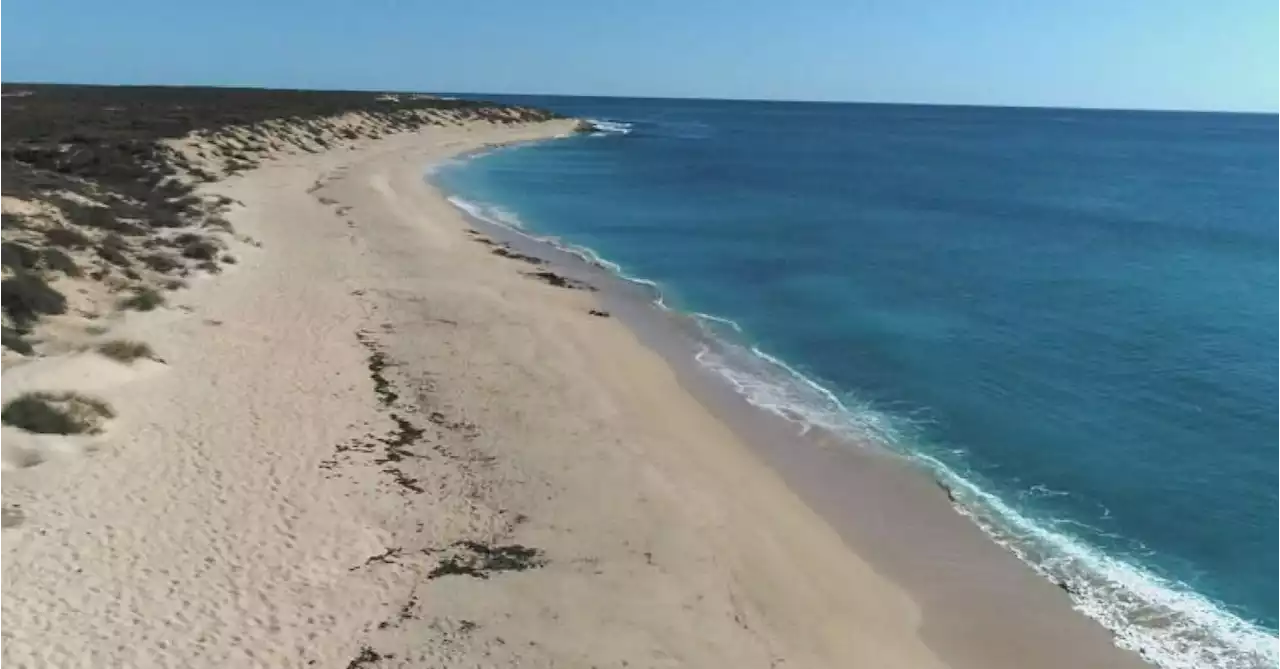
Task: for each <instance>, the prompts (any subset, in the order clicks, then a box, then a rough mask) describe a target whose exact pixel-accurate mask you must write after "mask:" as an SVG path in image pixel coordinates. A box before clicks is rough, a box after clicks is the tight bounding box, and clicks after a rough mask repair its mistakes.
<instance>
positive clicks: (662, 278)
mask: <svg viewBox="0 0 1280 669" xmlns="http://www.w3.org/2000/svg"><path fill="white" fill-rule="evenodd" d="M497 97H498V99H500V100H503V101H511V102H519V103H522V104H532V105H536V106H542V107H547V108H551V109H554V110H556V111H559V112H562V113H565V114H568V115H572V116H578V117H587V118H592V119H596V120H597V121H598V122H599V123H598V127H599V130H598V131H597V132H594V133H590V134H584V135H580V136H575V137H573V138H569V139H562V140H554V141H549V142H543V143H538V144H533V145H528V146H523V147H517V148H509V149H500V150H496V151H492V152H489V153H484V154H478V155H476V156H472V157H470V158H468V159H466V160H459V161H455V162H454V163H451V164H449V165H447V166H445V167H444V168H442V169H440V170H439V171H437V172H436V173H434V174H432V175H431V176H430V178H431V179H432V180H433V181H434V182H436V183H438V184H440V185H441V186H442V187H443V188H444V189H445V190H447V191H448V192H450V193H451V194H452V195H453V199H454V201H455V203H457V204H459V205H460V206H463V207H464V208H466V209H468V210H469V211H470V213H472V214H473V215H477V216H480V217H482V218H486V219H488V220H490V221H492V222H495V223H498V224H500V225H505V226H507V227H511V228H516V229H521V230H523V231H525V232H526V233H527V234H530V235H533V236H536V237H540V238H547V239H549V240H551V241H553V242H554V243H556V244H558V245H560V246H562V247H565V248H569V249H572V250H576V251H577V252H579V253H580V254H582V255H584V256H586V257H588V258H591V259H594V260H596V261H598V262H600V263H602V264H604V265H605V266H607V267H610V268H612V269H613V270H614V271H616V272H617V273H618V274H619V275H620V276H623V277H625V278H629V279H631V280H633V281H637V282H640V283H643V284H645V285H648V286H651V287H652V289H653V291H654V297H655V300H657V301H659V302H660V304H661V306H662V307H663V308H665V309H670V310H673V311H675V312H680V313H684V314H688V315H689V316H690V317H691V318H693V319H694V321H695V322H697V323H699V324H700V326H701V327H702V329H703V331H704V335H705V343H704V344H703V345H702V347H701V349H700V350H699V351H698V352H697V353H696V356H694V357H695V358H696V363H697V364H700V365H702V366H703V367H705V368H706V369H708V370H710V371H712V372H714V373H715V374H717V375H719V376H720V377H721V378H723V380H724V383H725V384H726V385H727V386H728V387H731V388H733V389H735V390H737V391H738V392H740V393H741V394H742V395H743V396H744V397H746V398H747V399H748V401H750V402H751V403H752V404H754V405H756V406H758V407H760V408H761V409H762V410H765V411H771V412H774V413H777V414H778V415H780V416H783V417H785V418H787V419H788V420H792V421H795V422H797V423H798V424H800V425H801V426H812V427H819V428H823V429H825V430H830V431H833V432H835V433H837V434H842V435H847V436H848V437H849V443H850V447H851V448H858V447H864V446H857V445H856V444H864V443H866V442H868V441H871V442H874V443H876V444H878V445H879V446H880V447H883V448H887V449H890V450H892V451H895V452H897V453H900V454H902V455H904V456H906V457H907V458H909V459H911V460H913V461H915V462H916V463H918V464H919V465H920V466H921V467H923V468H926V469H928V470H930V471H931V472H932V474H933V475H934V476H936V477H937V478H938V479H939V480H940V481H942V482H944V483H945V484H946V485H947V486H948V487H949V488H950V489H951V490H952V491H953V494H954V496H955V499H956V500H957V502H958V504H959V506H960V508H961V509H963V510H964V512H965V513H967V514H968V515H970V516H971V517H972V518H973V519H974V521H975V522H977V523H978V524H979V525H981V526H982V527H983V528H984V529H985V530H986V531H987V532H988V533H989V534H990V535H991V536H992V538H993V539H994V540H996V541H999V542H1000V543H1002V544H1004V545H1005V546H1007V547H1008V548H1010V549H1011V550H1013V551H1015V552H1016V553H1017V554H1018V555H1019V556H1020V557H1021V558H1022V559H1023V560H1024V561H1026V562H1027V563H1028V564H1030V565H1031V566H1032V567H1034V568H1035V569H1036V570H1038V571H1040V572H1041V573H1042V574H1044V575H1045V576H1046V577H1048V578H1050V579H1052V580H1054V581H1056V582H1058V583H1060V584H1063V585H1064V587H1065V588H1066V589H1067V590H1069V591H1070V592H1071V594H1072V597H1073V599H1074V603H1075V605H1076V607H1077V608H1079V609H1080V610H1082V611H1084V612H1085V613H1086V614H1088V615H1090V616H1092V617H1094V618H1095V619H1097V620H1099V621H1100V622H1101V623H1103V624H1104V625H1106V626H1107V627H1109V628H1110V629H1111V630H1112V631H1113V632H1115V634H1116V638H1117V642H1118V643H1120V644H1121V645H1123V646H1126V647H1129V648H1133V649H1137V650H1141V651H1142V652H1143V653H1144V655H1145V656H1146V657H1147V658H1148V659H1150V660H1151V661H1153V662H1154V663H1156V664H1158V665H1160V666H1163V667H1200V666H1218V667H1265V666H1271V667H1274V666H1276V662H1277V644H1276V634H1277V591H1278V590H1280V583H1278V582H1277V570H1276V565H1277V560H1278V556H1277V503H1278V502H1277V500H1278V498H1277V451H1275V450H1272V444H1273V443H1277V442H1276V440H1277V436H1278V435H1277V427H1276V425H1277V423H1276V411H1275V406H1276V405H1274V404H1272V401H1274V399H1275V397H1276V393H1277V371H1276V370H1277V349H1276V345H1277V325H1276V323H1277V306H1276V304H1277V302H1276V295H1277V260H1278V258H1277V242H1278V238H1277V218H1278V212H1277V183H1278V175H1277V159H1278V156H1277V127H1278V125H1277V117H1276V116H1274V115H1247V114H1214V113H1175V112H1128V111H1086V110H1074V109H1015V108H983V107H944V106H912V105H860V104H822V103H782V102H733V101H702V100H649V99H621V98H571V97H541V96H497Z"/></svg>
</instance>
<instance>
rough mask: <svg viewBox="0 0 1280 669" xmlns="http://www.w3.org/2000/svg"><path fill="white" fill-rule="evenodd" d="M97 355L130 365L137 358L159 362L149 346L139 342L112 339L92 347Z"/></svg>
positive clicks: (158, 358)
mask: <svg viewBox="0 0 1280 669" xmlns="http://www.w3.org/2000/svg"><path fill="white" fill-rule="evenodd" d="M94 350H96V351H97V352H98V353H101V354H102V355H105V356H107V357H108V358H111V359H112V360H115V361H117V362H123V363H126V364H128V363H131V362H133V361H134V360H137V359H138V358H145V359H147V360H155V361H157V362H159V361H160V357H159V356H157V355H156V352H155V350H153V349H152V348H151V345H150V344H148V343H146V342H141V341H131V340H128V339H113V340H111V341H108V342H103V343H101V344H98V345H97V346H96V347H94Z"/></svg>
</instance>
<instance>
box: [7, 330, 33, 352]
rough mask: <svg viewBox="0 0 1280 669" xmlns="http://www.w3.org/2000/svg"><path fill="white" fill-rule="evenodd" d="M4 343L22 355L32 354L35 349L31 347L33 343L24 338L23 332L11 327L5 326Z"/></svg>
mask: <svg viewBox="0 0 1280 669" xmlns="http://www.w3.org/2000/svg"><path fill="white" fill-rule="evenodd" d="M3 335H4V337H3V345H4V347H5V348H7V349H9V350H10V351H13V352H15V353H21V354H22V355H31V354H32V353H35V350H34V349H32V348H31V344H30V343H29V342H28V341H27V340H25V339H23V338H22V333H21V332H18V331H17V330H15V329H13V328H11V327H7V326H6V327H4V328H3Z"/></svg>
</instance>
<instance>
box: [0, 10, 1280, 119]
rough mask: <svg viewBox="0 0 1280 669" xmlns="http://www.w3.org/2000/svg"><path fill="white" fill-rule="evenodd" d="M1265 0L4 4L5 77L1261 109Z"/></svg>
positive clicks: (1268, 60)
mask: <svg viewBox="0 0 1280 669" xmlns="http://www.w3.org/2000/svg"><path fill="white" fill-rule="evenodd" d="M1278 4H1280V3H1277V1H1276V0H1082V1H1079V2H1073V1H1071V0H1057V1H1052V0H986V1H984V0H969V1H962V0H928V1H926V0H870V1H866V0H770V1H768V2H765V1H761V0H732V1H731V0H651V1H643V0H627V1H625V2H611V1H609V0H561V1H556V0H479V1H468V0H443V1H435V2H427V1H416V2H415V1H411V0H367V1H356V0H351V1H349V2H338V1H337V0H313V1H310V2H297V1H289V0H253V1H250V0H221V1H219V2H188V1H186V0H9V3H8V4H6V5H4V23H3V30H4V34H3V39H0V51H2V54H0V56H2V58H0V68H2V69H0V75H2V76H3V78H4V80H5V81H59V82H77V83H121V84H124V83H130V84H135V83H166V84H213V85H246V86H276V87H298V88H358V89H401V90H437V91H467V92H491V93H494V92H500V93H565V94H596V95H638V96H639V95H650V96H664V97H665V96H673V97H727V98H776V99H801V100H856V101H875V102H936V103H957V104H998V105H1037V106H1085V107H1120V108H1163V109H1223V110H1261V111H1275V110H1276V109H1277V99H1278V97H1280V89H1278V87H1277V81H1278V79H1280V75H1278V73H1277V24H1278V23H1280V12H1278V11H1277V7H1278Z"/></svg>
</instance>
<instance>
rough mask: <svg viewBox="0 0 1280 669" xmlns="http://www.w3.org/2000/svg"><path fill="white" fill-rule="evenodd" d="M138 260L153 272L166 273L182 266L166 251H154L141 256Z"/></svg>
mask: <svg viewBox="0 0 1280 669" xmlns="http://www.w3.org/2000/svg"><path fill="white" fill-rule="evenodd" d="M138 260H139V261H140V262H141V263H142V264H143V265H145V266H146V267H147V268H148V269H150V270H151V271H153V272H160V273H161V274H168V273H169V272H172V271H174V270H176V269H179V268H181V267H182V262H181V261H179V260H178V259H177V258H176V257H174V256H173V255H171V254H168V253H162V252H156V253H148V254H147V255H144V256H141V257H139V258H138Z"/></svg>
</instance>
